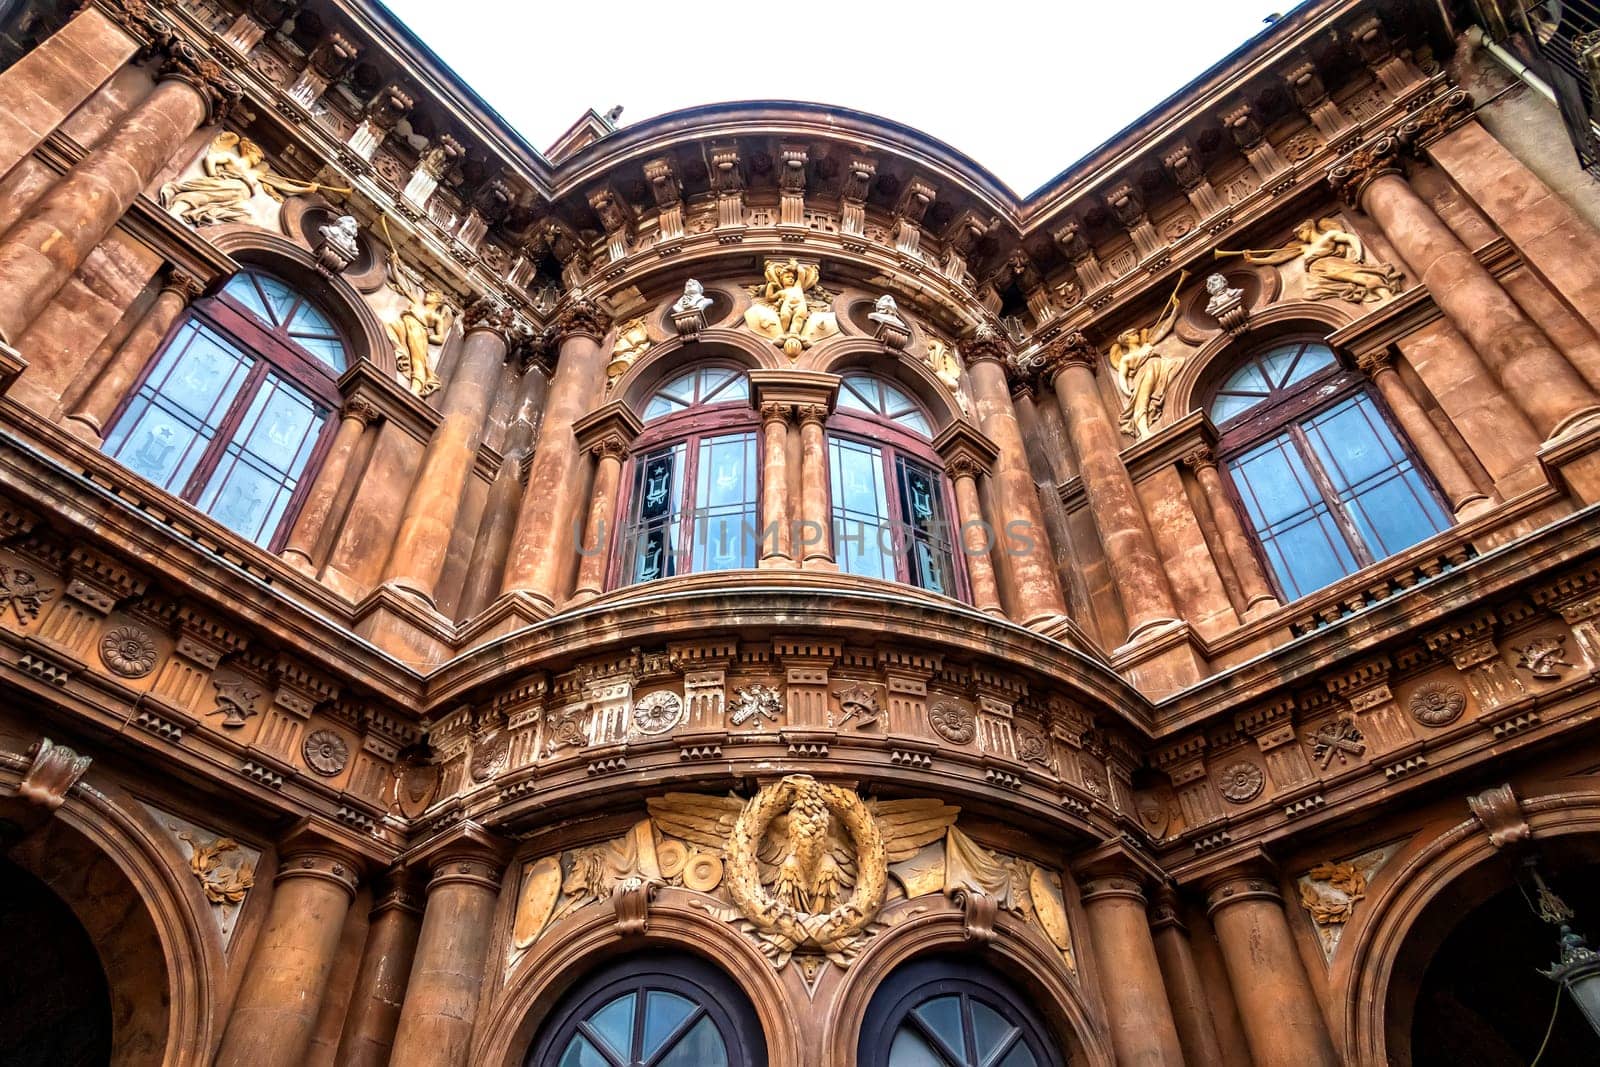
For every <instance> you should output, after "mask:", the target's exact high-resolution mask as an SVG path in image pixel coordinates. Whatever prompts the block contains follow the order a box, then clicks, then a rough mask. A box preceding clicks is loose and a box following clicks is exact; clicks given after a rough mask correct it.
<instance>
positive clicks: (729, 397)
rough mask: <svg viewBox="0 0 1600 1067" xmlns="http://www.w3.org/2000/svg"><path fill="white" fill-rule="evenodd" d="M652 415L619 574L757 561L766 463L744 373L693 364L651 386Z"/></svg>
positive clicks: (637, 454) (644, 575) (631, 484)
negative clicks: (760, 455) (761, 460)
mask: <svg viewBox="0 0 1600 1067" xmlns="http://www.w3.org/2000/svg"><path fill="white" fill-rule="evenodd" d="M644 420H645V424H646V425H645V430H644V432H643V433H641V434H640V435H639V440H638V442H637V443H636V446H635V451H634V459H633V467H632V473H631V475H630V477H629V479H628V483H627V484H628V498H627V500H626V501H625V502H624V504H623V507H624V511H623V514H625V515H626V516H627V518H626V520H625V521H624V522H623V523H622V528H621V531H620V535H621V545H620V548H621V550H620V551H619V552H617V553H616V556H617V559H618V564H617V566H618V568H619V570H618V572H617V574H616V577H615V582H614V584H618V585H632V584H634V583H636V582H649V581H654V580H656V579H658V578H671V577H673V576H674V575H679V574H690V573H699V572H702V571H721V570H734V569H738V568H745V567H754V566H755V565H756V558H757V556H758V554H759V552H760V533H759V531H758V530H757V518H758V513H759V510H760V499H761V498H760V495H759V494H760V484H759V482H760V466H761V465H760V463H759V462H758V461H757V458H756V454H757V446H756V423H755V412H754V411H753V410H752V409H751V407H750V384H749V381H748V380H747V379H746V378H745V376H744V373H743V372H742V371H740V370H738V369H736V368H733V367H721V366H701V367H696V368H695V369H693V370H690V371H687V372H685V373H683V374H681V375H679V376H678V377H675V378H673V379H671V380H670V381H668V382H667V383H666V384H665V385H663V386H661V387H660V388H659V389H657V390H656V391H655V393H653V394H652V395H651V397H650V399H649V400H648V401H646V402H645V406H644Z"/></svg>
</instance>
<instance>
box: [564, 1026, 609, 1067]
mask: <svg viewBox="0 0 1600 1067" xmlns="http://www.w3.org/2000/svg"><path fill="white" fill-rule="evenodd" d="M556 1067H614V1063H613V1061H612V1060H610V1059H607V1058H606V1057H605V1056H602V1055H601V1054H600V1053H599V1052H598V1051H596V1049H595V1047H594V1046H593V1045H591V1044H590V1043H589V1041H588V1039H587V1038H585V1037H584V1036H583V1035H582V1034H579V1035H577V1036H576V1037H574V1038H573V1039H572V1040H571V1041H570V1042H568V1043H567V1051H566V1052H564V1053H562V1055H561V1061H560V1062H559V1063H557V1064H556Z"/></svg>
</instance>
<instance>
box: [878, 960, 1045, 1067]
mask: <svg viewBox="0 0 1600 1067" xmlns="http://www.w3.org/2000/svg"><path fill="white" fill-rule="evenodd" d="M857 1062H859V1063H861V1064H863V1065H865V1064H871V1065H873V1067H1056V1065H1057V1064H1064V1063H1066V1057H1065V1056H1063V1055H1062V1054H1061V1052H1060V1050H1059V1049H1058V1048H1057V1047H1056V1043H1055V1042H1054V1041H1053V1040H1052V1039H1051V1037H1050V1034H1049V1031H1048V1030H1046V1029H1045V1026H1044V1023H1043V1021H1042V1020H1041V1019H1040V1017H1039V1013H1038V1012H1037V1011H1036V1010H1034V1008H1033V1006H1032V1005H1031V1004H1029V1003H1028V1002H1027V1001H1026V1000H1025V999H1024V998H1023V997H1022V995H1021V994H1020V993H1019V992H1018V991H1017V989H1016V988H1015V987H1014V986H1012V985H1011V983H1010V982H1007V981H1005V980H1004V979H1003V978H1001V977H1000V976H999V975H997V974H995V973H994V972H993V971H990V970H988V969H987V968H984V967H979V966H976V965H973V964H971V963H968V962H965V961H961V960H947V959H927V960H917V961H916V962H914V963H909V964H907V965H905V966H904V967H901V968H900V969H899V970H897V971H895V972H894V973H893V974H891V975H890V976H889V978H888V980H887V981H885V982H884V983H883V985H882V986H880V987H879V988H878V991H877V992H876V993H874V994H873V997H872V1003H871V1004H869V1005H868V1006H867V1015H866V1019H865V1020H864V1021H863V1023H862V1026H861V1040H860V1044H859V1045H858V1047H857Z"/></svg>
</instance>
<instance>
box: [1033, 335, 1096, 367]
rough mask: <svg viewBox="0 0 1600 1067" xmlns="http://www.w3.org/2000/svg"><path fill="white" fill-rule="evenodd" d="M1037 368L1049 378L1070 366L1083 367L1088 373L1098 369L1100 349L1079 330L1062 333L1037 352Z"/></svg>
mask: <svg viewBox="0 0 1600 1067" xmlns="http://www.w3.org/2000/svg"><path fill="white" fill-rule="evenodd" d="M1038 359H1039V370H1040V371H1041V373H1043V374H1045V375H1047V376H1048V377H1050V378H1052V379H1053V378H1055V377H1056V376H1057V375H1059V374H1060V373H1061V372H1062V371H1064V370H1067V369H1069V368H1072V367H1083V368H1085V369H1086V370H1088V372H1089V373H1090V374H1094V373H1095V372H1096V371H1098V370H1099V369H1100V350H1099V349H1097V348H1095V346H1094V345H1092V344H1090V343H1089V339H1088V338H1087V337H1085V336H1084V335H1083V333H1082V332H1081V331H1079V330H1073V331H1072V332H1071V333H1064V334H1062V335H1061V336H1060V337H1058V338H1056V339H1055V340H1054V341H1052V342H1051V343H1050V345H1049V347H1047V348H1045V349H1044V350H1043V351H1042V352H1040V353H1039V356H1038Z"/></svg>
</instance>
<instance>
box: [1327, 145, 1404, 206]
mask: <svg viewBox="0 0 1600 1067" xmlns="http://www.w3.org/2000/svg"><path fill="white" fill-rule="evenodd" d="M1400 147H1401V146H1400V141H1399V139H1398V138H1397V137H1396V136H1395V135H1394V134H1392V133H1384V134H1381V135H1379V136H1378V137H1375V138H1374V139H1372V140H1370V141H1368V142H1367V143H1366V144H1364V145H1362V146H1361V147H1359V148H1357V149H1356V150H1355V151H1354V152H1352V153H1350V154H1349V155H1348V156H1346V157H1345V158H1344V159H1342V160H1340V161H1339V162H1338V163H1335V164H1334V165H1333V166H1332V167H1331V168H1329V170H1328V184H1329V185H1331V186H1333V191H1334V192H1335V193H1337V194H1338V195H1339V197H1340V198H1341V199H1342V200H1344V202H1345V203H1346V204H1348V205H1350V206H1351V207H1356V208H1358V207H1360V206H1361V194H1363V193H1365V192H1366V191H1367V187H1368V186H1370V185H1371V184H1372V183H1373V182H1375V181H1377V180H1378V179H1379V178H1382V177H1383V176H1384V175H1387V174H1400V173H1401V171H1400Z"/></svg>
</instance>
